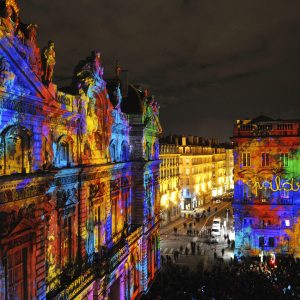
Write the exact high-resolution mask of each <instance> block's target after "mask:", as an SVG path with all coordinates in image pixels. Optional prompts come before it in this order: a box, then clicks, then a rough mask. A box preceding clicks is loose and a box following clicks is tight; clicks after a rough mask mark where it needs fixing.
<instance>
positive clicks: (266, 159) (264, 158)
mask: <svg viewBox="0 0 300 300" xmlns="http://www.w3.org/2000/svg"><path fill="white" fill-rule="evenodd" d="M261 165H262V167H267V166H269V165H270V154H269V153H262V154H261Z"/></svg>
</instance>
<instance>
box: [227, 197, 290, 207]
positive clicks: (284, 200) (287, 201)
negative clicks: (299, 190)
mask: <svg viewBox="0 0 300 300" xmlns="http://www.w3.org/2000/svg"><path fill="white" fill-rule="evenodd" d="M233 203H234V204H244V205H253V204H254V205H257V204H261V205H274V204H275V205H292V204H293V200H292V199H288V198H277V199H264V198H262V199H258V198H243V199H234V201H233Z"/></svg>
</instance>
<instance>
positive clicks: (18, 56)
mask: <svg viewBox="0 0 300 300" xmlns="http://www.w3.org/2000/svg"><path fill="white" fill-rule="evenodd" d="M29 55H30V48H29V47H27V46H25V45H23V44H21V43H20V41H19V40H18V39H17V38H8V37H7V36H5V35H3V34H1V33H0V89H1V90H2V91H5V92H8V93H11V94H14V95H17V96H23V97H24V96H26V97H33V98H36V99H38V98H42V99H45V100H48V101H51V100H53V98H54V97H53V95H52V94H51V92H50V91H49V89H48V88H47V87H46V86H45V85H44V84H43V83H42V82H41V80H40V79H39V77H38V76H37V75H36V74H35V73H34V72H33V70H32V68H31V66H30V64H29V58H28V57H29ZM42 99H41V100H42Z"/></svg>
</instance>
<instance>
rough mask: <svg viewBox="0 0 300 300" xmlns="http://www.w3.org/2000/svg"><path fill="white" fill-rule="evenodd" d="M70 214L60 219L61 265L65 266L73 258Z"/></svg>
mask: <svg viewBox="0 0 300 300" xmlns="http://www.w3.org/2000/svg"><path fill="white" fill-rule="evenodd" d="M72 228H73V224H72V216H67V217H65V218H63V220H62V256H61V257H62V266H63V267H66V266H67V265H68V264H69V263H70V262H71V261H72V259H73V255H72V254H73V249H72V235H73V230H72Z"/></svg>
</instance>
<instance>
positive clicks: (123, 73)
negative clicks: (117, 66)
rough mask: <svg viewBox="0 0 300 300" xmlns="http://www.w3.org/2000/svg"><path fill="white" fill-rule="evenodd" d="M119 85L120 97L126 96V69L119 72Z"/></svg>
mask: <svg viewBox="0 0 300 300" xmlns="http://www.w3.org/2000/svg"><path fill="white" fill-rule="evenodd" d="M120 79H121V87H122V91H121V92H122V98H127V96H128V70H122V71H121V74H120Z"/></svg>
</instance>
